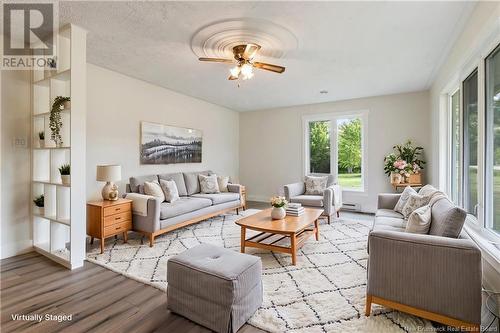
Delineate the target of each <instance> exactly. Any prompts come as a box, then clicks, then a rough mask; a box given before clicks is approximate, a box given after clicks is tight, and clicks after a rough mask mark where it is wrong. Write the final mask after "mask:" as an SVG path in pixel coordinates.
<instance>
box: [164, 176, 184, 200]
mask: <svg viewBox="0 0 500 333" xmlns="http://www.w3.org/2000/svg"><path fill="white" fill-rule="evenodd" d="M158 178H159V179H164V180H173V181H174V182H175V185H176V186H177V192H179V195H180V196H181V197H183V196H186V195H188V194H187V190H186V184H185V183H184V175H183V174H182V172H176V173H164V174H161V175H158Z"/></svg>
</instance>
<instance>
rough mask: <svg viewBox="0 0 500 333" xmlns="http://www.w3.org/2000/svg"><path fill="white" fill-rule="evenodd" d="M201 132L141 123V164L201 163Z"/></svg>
mask: <svg viewBox="0 0 500 333" xmlns="http://www.w3.org/2000/svg"><path fill="white" fill-rule="evenodd" d="M202 137H203V135H202V132H201V131H200V130H197V129H192V128H183V127H174V126H168V125H162V124H156V123H148V122H144V121H143V122H141V156H140V158H141V164H173V163H201V155H202V154H201V147H202Z"/></svg>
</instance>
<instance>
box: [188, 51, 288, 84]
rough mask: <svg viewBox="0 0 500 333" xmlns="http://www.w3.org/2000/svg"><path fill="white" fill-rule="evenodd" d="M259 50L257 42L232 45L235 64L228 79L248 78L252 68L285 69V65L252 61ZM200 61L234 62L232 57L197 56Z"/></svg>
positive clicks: (272, 70) (251, 75) (251, 73)
mask: <svg viewBox="0 0 500 333" xmlns="http://www.w3.org/2000/svg"><path fill="white" fill-rule="evenodd" d="M259 50H260V45H257V44H252V43H249V44H242V45H236V46H235V47H233V54H234V59H235V60H236V66H235V67H233V68H231V69H230V70H229V72H230V73H231V75H229V77H228V80H238V79H239V78H240V77H241V78H242V79H243V80H248V79H251V78H252V77H253V75H254V74H253V68H258V69H263V70H266V71H270V72H274V73H279V74H281V73H283V72H284V71H285V67H283V66H278V65H272V64H266V63H264V62H258V61H253V58H254V57H255V55H256V54H257V52H258V51H259ZM198 60H200V61H208V62H220V63H226V64H234V63H235V60H233V59H224V58H198Z"/></svg>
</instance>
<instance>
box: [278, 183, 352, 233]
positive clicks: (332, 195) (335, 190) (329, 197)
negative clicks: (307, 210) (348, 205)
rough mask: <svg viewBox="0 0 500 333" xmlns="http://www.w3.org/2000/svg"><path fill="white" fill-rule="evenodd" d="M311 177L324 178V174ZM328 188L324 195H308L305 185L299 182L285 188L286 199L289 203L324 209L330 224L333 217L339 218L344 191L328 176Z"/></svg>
mask: <svg viewBox="0 0 500 333" xmlns="http://www.w3.org/2000/svg"><path fill="white" fill-rule="evenodd" d="M311 176H324V175H323V174H311ZM326 186H327V188H326V190H325V192H323V195H307V194H305V192H306V186H305V183H304V182H303V181H302V182H298V183H293V184H288V185H285V186H284V191H285V199H286V200H287V201H288V202H293V203H300V204H302V206H305V207H315V208H323V209H324V212H323V215H324V216H326V217H327V220H328V223H330V219H331V216H332V215H333V214H337V217H339V211H340V208H342V189H341V188H340V186H339V185H337V184H335V179H334V177H333V175H328V182H327V185H326Z"/></svg>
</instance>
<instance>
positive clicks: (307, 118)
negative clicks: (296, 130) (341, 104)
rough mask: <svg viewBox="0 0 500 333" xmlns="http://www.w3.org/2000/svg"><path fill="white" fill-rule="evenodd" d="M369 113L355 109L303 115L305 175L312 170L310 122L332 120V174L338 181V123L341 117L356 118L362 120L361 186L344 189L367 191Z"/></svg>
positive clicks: (347, 190) (345, 188)
mask: <svg viewBox="0 0 500 333" xmlns="http://www.w3.org/2000/svg"><path fill="white" fill-rule="evenodd" d="M368 113H369V110H366V109H365V110H355V111H342V112H332V113H319V114H311V115H303V116H302V133H303V140H302V144H303V145H304V146H303V156H302V161H303V164H302V166H303V169H302V174H303V175H304V176H307V175H309V174H310V173H311V172H310V145H309V144H310V141H309V138H310V131H309V123H310V122H313V121H329V122H330V174H332V175H333V176H334V178H335V182H338V163H337V162H338V124H337V121H338V120H340V119H354V118H359V119H360V120H361V187H359V188H354V187H343V188H342V191H345V192H361V193H364V192H366V170H367V144H366V139H367V136H368V134H367V133H368Z"/></svg>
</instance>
